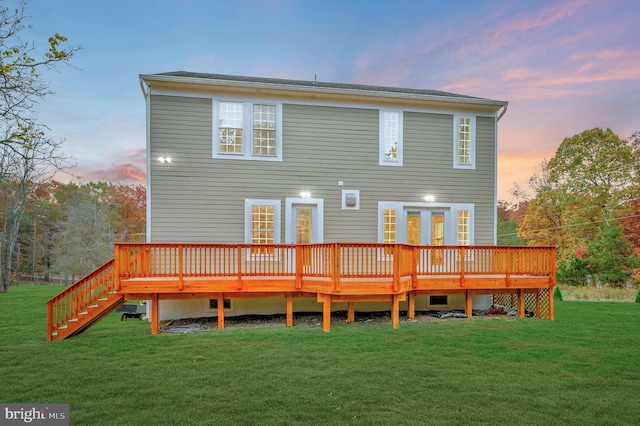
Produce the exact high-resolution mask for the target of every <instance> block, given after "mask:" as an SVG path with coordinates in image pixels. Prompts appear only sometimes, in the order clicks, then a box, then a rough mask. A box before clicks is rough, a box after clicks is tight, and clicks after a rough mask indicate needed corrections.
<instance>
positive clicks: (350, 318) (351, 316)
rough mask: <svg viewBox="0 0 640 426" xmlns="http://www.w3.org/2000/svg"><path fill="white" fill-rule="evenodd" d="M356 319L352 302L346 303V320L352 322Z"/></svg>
mask: <svg viewBox="0 0 640 426" xmlns="http://www.w3.org/2000/svg"><path fill="white" fill-rule="evenodd" d="M355 320H356V308H355V303H354V302H349V303H348V304H347V322H354V321H355Z"/></svg>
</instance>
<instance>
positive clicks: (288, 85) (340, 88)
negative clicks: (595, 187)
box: [140, 71, 508, 108]
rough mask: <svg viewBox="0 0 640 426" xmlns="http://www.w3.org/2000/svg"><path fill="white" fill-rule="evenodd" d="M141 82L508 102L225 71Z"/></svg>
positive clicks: (146, 78)
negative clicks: (234, 73)
mask: <svg viewBox="0 0 640 426" xmlns="http://www.w3.org/2000/svg"><path fill="white" fill-rule="evenodd" d="M140 78H141V79H142V80H144V81H147V82H149V81H164V82H182V83H189V82H191V83H200V84H222V85H229V86H232V85H246V86H251V87H256V88H271V89H278V88H280V89H288V90H296V89H297V90H302V91H305V92H332V93H342V94H361V95H379V96H388V97H406V98H413V99H423V100H432V101H436V100H440V101H449V102H459V103H470V104H477V105H492V106H495V107H497V108H500V107H504V106H506V105H507V104H508V102H505V101H497V100H492V99H486V98H479V97H474V96H467V95H460V94H457V93H451V92H443V91H440V90H427V89H412V88H402V87H390V86H371V85H365V84H347V83H331V82H321V81H307V80H288V79H281V78H264V77H247V76H237V75H226V74H209V73H198V72H189V71H172V72H164V73H157V74H141V75H140Z"/></svg>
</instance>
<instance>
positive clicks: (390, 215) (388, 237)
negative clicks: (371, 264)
mask: <svg viewBox="0 0 640 426" xmlns="http://www.w3.org/2000/svg"><path fill="white" fill-rule="evenodd" d="M383 216H384V218H383V231H382V232H383V242H385V243H395V242H396V209H394V208H388V209H384V212H383Z"/></svg>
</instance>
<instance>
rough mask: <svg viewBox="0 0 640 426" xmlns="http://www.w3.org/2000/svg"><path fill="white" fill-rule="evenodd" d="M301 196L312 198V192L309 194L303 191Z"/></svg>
mask: <svg viewBox="0 0 640 426" xmlns="http://www.w3.org/2000/svg"><path fill="white" fill-rule="evenodd" d="M300 196H301V197H302V198H311V193H310V192H308V191H302V192H301V193H300Z"/></svg>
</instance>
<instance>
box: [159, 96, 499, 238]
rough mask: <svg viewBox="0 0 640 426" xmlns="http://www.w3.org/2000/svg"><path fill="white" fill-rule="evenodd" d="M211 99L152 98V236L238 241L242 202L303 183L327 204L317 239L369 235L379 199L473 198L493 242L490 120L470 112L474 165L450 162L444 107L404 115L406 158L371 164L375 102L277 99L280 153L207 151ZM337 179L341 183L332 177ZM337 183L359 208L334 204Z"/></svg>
mask: <svg viewBox="0 0 640 426" xmlns="http://www.w3.org/2000/svg"><path fill="white" fill-rule="evenodd" d="M211 108H212V107H211V100H210V99H204V98H189V97H178V96H158V95H153V96H152V97H151V134H150V138H151V149H150V153H149V155H150V158H152V159H153V158H157V157H159V156H161V155H163V156H170V157H172V159H173V162H172V164H160V163H158V162H156V161H151V178H152V185H151V189H150V190H151V200H152V201H151V220H152V233H151V238H152V240H153V241H190V242H204V241H214V242H229V243H236V242H241V241H244V200H245V199H246V198H263V199H278V200H281V201H282V205H281V207H282V224H281V229H282V235H281V239H282V241H284V216H285V203H284V200H285V198H286V197H298V196H299V194H300V192H301V191H309V192H311V193H312V197H314V198H322V199H324V203H325V214H324V223H325V229H324V240H325V241H326V242H331V241H364V242H375V241H377V233H378V201H407V202H411V201H416V202H422V201H423V197H424V195H425V194H427V193H430V194H435V195H436V197H437V201H438V202H443V203H460V202H465V203H474V204H475V206H476V207H475V209H476V210H475V218H476V222H475V242H476V243H477V244H490V243H493V235H494V232H493V214H494V213H493V212H494V209H495V207H494V205H493V204H494V202H495V190H494V184H495V183H494V178H495V148H494V142H493V138H494V134H495V129H494V126H495V120H494V119H493V118H485V117H478V118H477V122H476V133H477V146H476V148H477V156H476V158H477V164H478V167H477V168H476V170H459V169H453V117H452V115H451V114H431V113H417V112H411V113H405V114H404V166H403V167H389V166H386V167H385V166H379V165H378V145H379V141H378V117H379V112H378V110H377V109H369V108H347V107H328V106H313V105H299V104H285V105H283V161H282V162H264V161H252V160H230V159H214V158H212V110H211ZM339 181H342V182H344V186H342V187H340V186H339V185H338V182H339ZM342 189H359V190H360V210H355V211H354V210H341V208H340V205H341V191H342Z"/></svg>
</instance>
